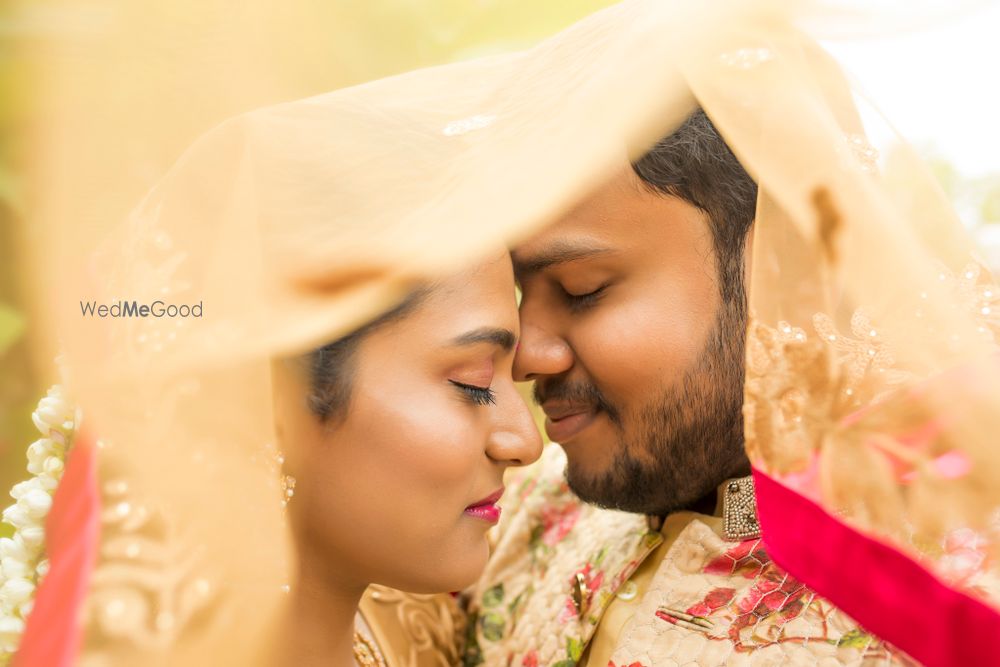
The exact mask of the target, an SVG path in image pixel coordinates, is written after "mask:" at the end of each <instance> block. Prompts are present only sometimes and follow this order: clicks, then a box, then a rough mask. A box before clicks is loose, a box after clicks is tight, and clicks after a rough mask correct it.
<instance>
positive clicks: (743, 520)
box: [722, 476, 760, 542]
mask: <svg viewBox="0 0 1000 667" xmlns="http://www.w3.org/2000/svg"><path fill="white" fill-rule="evenodd" d="M725 487H726V490H725V492H724V495H723V496H722V524H723V529H724V530H725V533H726V539H727V540H730V541H733V542H739V541H742V540H751V539H756V538H758V537H760V524H759V523H758V522H757V499H756V497H755V496H754V484H753V477H751V476H747V477H740V478H739V479H733V480H730V481H729V482H726V484H725Z"/></svg>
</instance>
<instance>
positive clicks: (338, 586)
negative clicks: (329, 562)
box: [281, 569, 365, 667]
mask: <svg viewBox="0 0 1000 667" xmlns="http://www.w3.org/2000/svg"><path fill="white" fill-rule="evenodd" d="M364 591H365V586H364V585H360V584H358V583H357V582H348V581H341V580H334V581H331V580H330V578H329V577H321V576H319V573H317V572H314V571H312V572H311V571H309V570H308V569H303V571H302V572H301V573H300V574H299V578H298V581H297V582H296V584H295V585H294V586H292V590H291V593H290V595H291V599H290V600H289V605H288V614H287V616H286V624H285V631H284V633H283V641H282V642H281V645H282V647H281V652H282V653H283V656H282V657H283V662H282V663H281V664H290V665H301V666H302V667H309V666H311V665H323V666H324V667H328V666H334V667H350V666H353V665H354V664H355V663H354V651H353V645H354V617H355V615H356V614H357V612H358V604H359V602H360V601H361V596H362V594H363V593H364Z"/></svg>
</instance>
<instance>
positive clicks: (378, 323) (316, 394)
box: [306, 288, 430, 423]
mask: <svg viewBox="0 0 1000 667" xmlns="http://www.w3.org/2000/svg"><path fill="white" fill-rule="evenodd" d="M429 291H430V290H429V289H424V288H421V289H417V290H414V291H413V292H411V293H410V294H409V295H408V296H407V297H406V299H404V300H403V302H402V303H400V304H399V305H397V306H396V307H395V308H393V309H392V310H390V311H388V312H386V313H383V314H382V315H380V316H379V317H377V318H376V319H374V320H372V321H371V322H368V323H367V324H365V325H364V326H362V327H360V328H358V329H356V330H354V331H352V332H351V333H349V334H347V335H346V336H344V337H342V338H338V339H337V340H335V341H333V342H331V343H327V344H326V345H324V346H323V347H320V348H318V349H316V350H313V351H312V352H310V353H309V354H308V355H307V359H306V360H307V365H308V368H309V383H310V390H309V397H308V403H309V408H310V410H312V412H313V414H314V415H316V417H317V418H318V419H319V420H320V422H322V423H326V422H329V421H330V420H332V419H334V418H338V417H341V416H343V415H344V414H345V413H346V412H347V406H348V404H349V403H350V401H351V388H352V385H353V380H354V372H355V371H356V370H357V351H358V347H359V346H360V345H361V341H363V340H364V339H365V337H367V336H370V335H371V334H373V333H374V332H376V331H378V330H379V329H382V328H383V327H386V326H388V325H389V324H392V323H394V322H398V321H399V320H402V319H404V318H405V317H406V316H407V315H409V314H410V313H412V312H413V311H414V309H416V308H417V307H418V306H419V305H420V304H421V303H422V302H423V301H424V299H425V298H426V297H427V295H428V294H429Z"/></svg>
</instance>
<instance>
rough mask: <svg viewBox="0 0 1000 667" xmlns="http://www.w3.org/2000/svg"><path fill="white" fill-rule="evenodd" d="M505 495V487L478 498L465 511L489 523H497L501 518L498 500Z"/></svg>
mask: <svg viewBox="0 0 1000 667" xmlns="http://www.w3.org/2000/svg"><path fill="white" fill-rule="evenodd" d="M502 495H503V488H500V489H499V490H497V491H494V492H493V493H491V494H490V495H488V496H486V497H485V498H483V499H482V500H477V501H476V502H474V503H472V504H471V505H469V506H468V507H466V508H465V513H466V514H468V515H469V516H471V517H474V518H476V519H482V520H483V521H487V522H489V523H496V522H497V521H499V520H500V507H499V506H498V505H497V501H498V500H500V496H502Z"/></svg>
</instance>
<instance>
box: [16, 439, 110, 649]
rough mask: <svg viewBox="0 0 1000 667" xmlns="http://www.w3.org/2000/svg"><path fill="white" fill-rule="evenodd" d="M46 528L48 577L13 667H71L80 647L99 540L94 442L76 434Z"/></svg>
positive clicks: (98, 507)
mask: <svg viewBox="0 0 1000 667" xmlns="http://www.w3.org/2000/svg"><path fill="white" fill-rule="evenodd" d="M52 500H53V502H52V509H51V510H49V516H48V518H47V519H46V522H45V548H46V552H47V554H48V558H49V572H48V574H47V575H46V576H45V578H44V579H43V580H42V584H41V586H39V588H38V591H37V594H36V597H35V606H34V608H33V610H32V612H31V613H30V614H29V615H28V622H27V627H25V630H24V635H23V637H22V638H21V645H20V646H19V647H18V650H17V654H16V655H15V656H14V667H69V666H70V665H73V664H74V663H75V662H76V656H77V652H78V651H79V647H80V639H81V631H82V628H81V627H80V622H79V621H80V608H81V606H82V605H83V600H84V597H85V596H86V594H87V586H88V584H89V582H90V574H91V571H92V570H93V568H94V561H95V560H96V558H97V549H98V544H99V539H100V529H101V521H100V509H101V507H100V495H99V493H98V488H97V457H96V454H95V451H94V444H93V441H92V440H90V439H88V438H85V437H84V435H83V434H80V435H78V436H77V438H76V442H75V444H74V446H73V448H72V450H71V451H70V453H69V456H68V459H67V462H66V469H65V470H64V471H63V477H62V480H61V481H60V482H59V487H58V488H57V489H56V493H55V496H54V497H53V499H52Z"/></svg>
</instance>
